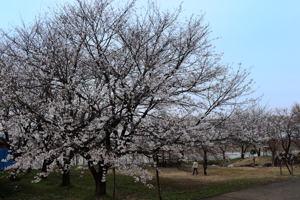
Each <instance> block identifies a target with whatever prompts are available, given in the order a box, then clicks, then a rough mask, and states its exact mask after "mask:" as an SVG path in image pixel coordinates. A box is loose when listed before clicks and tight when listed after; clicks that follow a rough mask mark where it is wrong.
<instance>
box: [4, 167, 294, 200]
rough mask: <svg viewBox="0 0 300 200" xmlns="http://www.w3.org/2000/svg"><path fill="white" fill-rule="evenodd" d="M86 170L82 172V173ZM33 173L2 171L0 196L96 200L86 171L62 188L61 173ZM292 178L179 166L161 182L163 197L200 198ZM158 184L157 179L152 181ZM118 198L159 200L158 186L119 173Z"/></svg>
mask: <svg viewBox="0 0 300 200" xmlns="http://www.w3.org/2000/svg"><path fill="white" fill-rule="evenodd" d="M82 173H83V174H82ZM200 173H201V171H200ZM33 175H34V174H33V173H31V174H28V175H26V176H24V177H22V179H21V180H20V181H15V182H12V181H9V180H8V179H7V178H5V177H4V176H6V173H4V172H0V199H1V200H53V199H55V200H95V199H96V198H95V197H94V182H93V179H92V177H91V175H90V173H89V172H88V171H86V170H75V169H74V170H72V172H71V182H72V186H71V187H67V188H63V187H60V186H59V184H60V175H59V174H57V173H53V174H51V175H50V176H49V177H48V178H47V179H46V180H43V181H41V182H40V183H37V184H34V183H31V181H32V177H33ZM298 176H300V169H299V168H296V170H295V176H294V177H298ZM289 178H293V177H291V176H288V173H287V171H284V175H283V176H280V175H279V169H278V168H258V167H257V168H251V167H234V168H226V167H209V168H208V176H203V175H200V174H199V175H198V176H192V175H191V174H190V172H189V171H187V170H179V169H177V168H164V169H161V185H162V195H163V199H164V200H197V199H201V198H205V197H209V196H215V195H219V194H223V193H227V192H232V191H238V190H241V189H245V188H249V187H255V186H258V185H263V184H267V183H272V182H276V181H282V180H286V179H289ZM151 182H152V183H153V184H155V181H154V180H152V181H151ZM107 190H108V195H107V196H105V197H103V198H101V200H109V199H111V194H112V177H111V175H108V186H107ZM116 192H117V199H118V200H156V199H157V193H156V190H155V189H150V188H148V187H146V186H144V185H143V184H141V183H136V182H134V181H133V178H131V177H128V176H125V175H121V174H118V175H117V191H116Z"/></svg>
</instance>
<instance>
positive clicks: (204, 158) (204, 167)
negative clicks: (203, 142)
mask: <svg viewBox="0 0 300 200" xmlns="http://www.w3.org/2000/svg"><path fill="white" fill-rule="evenodd" d="M203 152H204V155H203V172H204V175H205V176H206V175H207V165H208V163H207V151H206V150H204V151H203Z"/></svg>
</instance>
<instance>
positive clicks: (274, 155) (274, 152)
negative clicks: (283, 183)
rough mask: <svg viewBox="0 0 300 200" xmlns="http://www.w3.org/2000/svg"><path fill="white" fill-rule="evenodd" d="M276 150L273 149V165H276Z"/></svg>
mask: <svg viewBox="0 0 300 200" xmlns="http://www.w3.org/2000/svg"><path fill="white" fill-rule="evenodd" d="M275 157H276V151H274V150H272V166H273V167H274V166H275Z"/></svg>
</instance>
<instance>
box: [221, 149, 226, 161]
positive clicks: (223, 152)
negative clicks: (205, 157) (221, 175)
mask: <svg viewBox="0 0 300 200" xmlns="http://www.w3.org/2000/svg"><path fill="white" fill-rule="evenodd" d="M225 153H226V151H224V150H222V156H223V161H224V162H225V161H226V155H225Z"/></svg>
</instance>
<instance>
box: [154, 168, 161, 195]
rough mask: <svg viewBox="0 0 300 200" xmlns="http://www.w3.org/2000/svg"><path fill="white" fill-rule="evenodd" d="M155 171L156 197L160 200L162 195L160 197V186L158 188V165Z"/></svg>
mask: <svg viewBox="0 0 300 200" xmlns="http://www.w3.org/2000/svg"><path fill="white" fill-rule="evenodd" d="M155 172H156V185H157V193H158V199H159V200H162V197H161V188H160V182H159V171H158V166H156V168H155Z"/></svg>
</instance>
